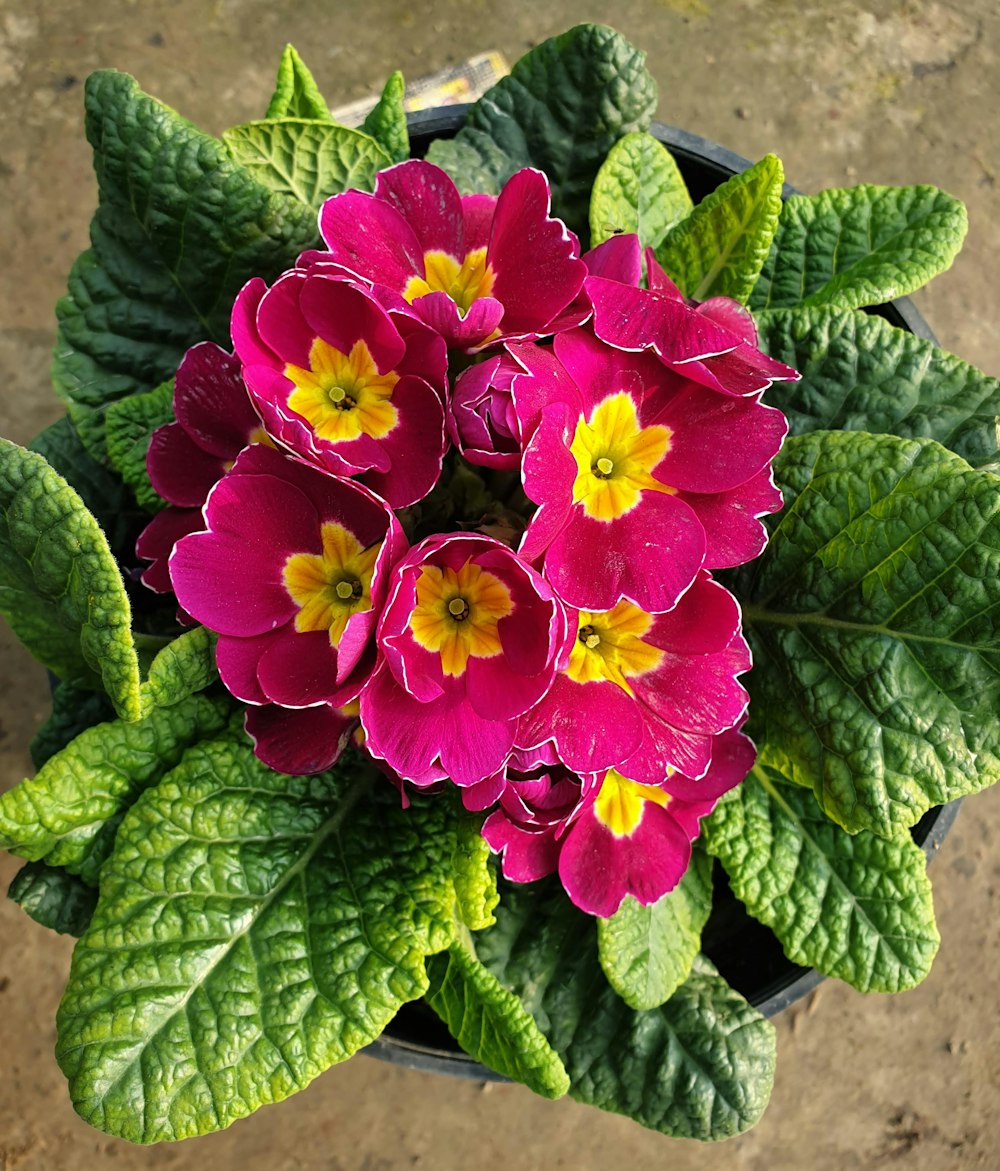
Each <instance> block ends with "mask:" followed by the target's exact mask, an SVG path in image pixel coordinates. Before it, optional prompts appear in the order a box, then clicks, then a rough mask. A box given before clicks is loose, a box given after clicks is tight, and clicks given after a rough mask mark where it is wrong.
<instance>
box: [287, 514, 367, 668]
mask: <svg viewBox="0 0 1000 1171" xmlns="http://www.w3.org/2000/svg"><path fill="white" fill-rule="evenodd" d="M321 532H322V539H323V552H322V553H320V554H318V555H317V554H315V553H294V554H293V555H292V556H291V557H289V558H288V560H287V561H286V562H285V568H284V571H283V573H282V580H283V582H284V585H285V589H286V590H288V592H289V594H290V595H291V597H292V599H293V601H294V602H295V604H296V605H297V606H298V607H299V612H298V614H296V615H295V629H296V630H297V631H299V633H300V634H304V633H306V632H307V631H311V630H326V631H329V634H330V643H331V645H332V646H338V645H339V643H340V640H341V637H342V636H343V633H344V627H345V626H346V625H347V620H348V618H350V617H351V615H352V614H360V613H361V612H362V611H363V610H370V609H371V608H372V596H371V583H372V573H373V572H374V571H375V562H376V560H377V558H378V553H379V549H381V548H382V542H381V541H378V542H376V543H375V544H374V545H372V546H370V547H369V548H368V549H365V548H364V547H363V546H362V545H361V543H360V541H358V539H357V537H355V535H354V534H353V533H352V532H350V530H348V529H345V528H344V527H343V525H339V524H335V523H334V522H333V521H327V522H325V523H324V525H323V528H322V530H321Z"/></svg>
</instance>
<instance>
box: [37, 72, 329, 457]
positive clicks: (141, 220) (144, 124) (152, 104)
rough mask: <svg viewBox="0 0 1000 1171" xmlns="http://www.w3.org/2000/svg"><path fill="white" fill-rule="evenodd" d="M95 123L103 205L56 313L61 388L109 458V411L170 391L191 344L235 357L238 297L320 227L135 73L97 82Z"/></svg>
mask: <svg viewBox="0 0 1000 1171" xmlns="http://www.w3.org/2000/svg"><path fill="white" fill-rule="evenodd" d="M86 111H87V121H86V125H87V137H88V139H89V141H90V143H91V145H92V146H93V148H94V168H95V170H96V172H97V181H98V186H99V189H100V205H99V207H98V209H97V212H96V214H95V216H94V219H93V221H92V223H91V229H90V234H91V242H92V246H91V248H90V249H89V250H88V251H86V252H84V253H83V254H82V255H81V256H80V257H78V259H77V260H76V262H75V263H74V265H73V268H72V270H71V272H70V277H69V293H68V295H67V296H66V297H64V298H63V299H62V300H61V301H60V302H59V304H58V305H57V306H56V316H57V317H58V319H59V332H58V339H57V343H56V355H55V361H54V364H53V379H54V383H55V387H56V390H57V392H58V393H59V394H60V396H61V397H62V398H63V399H64V400H65V401H66V403H67V404H68V407H69V412H70V416H71V418H72V419H73V422H74V424H75V425H76V427H77V429H78V430H79V431H80V433H81V438H82V439H83V441H84V444H85V446H86V447H87V450H88V451H90V453H91V455H93V456H94V458H95V459H103V458H105V451H104V437H103V411H104V408H105V407H106V405H107V404H108V403H109V402H111V401H113V400H114V399H118V398H122V397H124V396H125V395H128V394H132V393H134V392H135V391H145V390H148V389H149V388H150V387H153V386H157V385H158V384H159V383H161V382H163V381H164V380H165V379H167V378H170V377H171V376H172V375H173V373H174V371H175V370H176V369H177V366H178V364H179V362H180V360H181V358H182V357H183V355H184V351H185V350H186V349H187V348H188V347H189V346H191V345H193V344H194V343H195V342H199V341H203V340H206V339H211V340H213V341H215V342H217V343H218V344H219V345H222V346H224V347H227V348H228V346H229V314H230V310H231V309H232V305H233V300H234V298H235V297H236V294H237V293H238V292H239V290H240V289H241V288H242V286H243V285H244V284H245V283H246V281H247V280H248V279H249V278H250V277H251V276H259V277H263V279H264V280H266V281H271V280H273V279H274V278H275V277H277V276H278V275H279V273H281V272H282V270H283V269H286V268H288V267H290V266H291V265H292V263H293V262H294V260H295V257H296V256H297V255H298V254H299V253H300V252H301V251H302V250H303V249H304V248H308V247H311V246H312V245H313V244H314V243H315V242H316V217H315V214H314V213H313V211H312V210H311V209H309V208H307V207H305V206H303V205H302V204H301V203H299V202H298V201H297V200H293V199H289V198H288V197H287V196H283V195H280V194H278V193H277V192H273V191H270V190H269V189H268V188H267V187H265V186H263V185H262V184H260V183H258V182H257V181H256V180H255V179H254V178H253V177H252V176H251V175H250V174H249V173H248V172H247V171H246V170H244V169H243V168H242V167H240V166H238V165H237V164H236V163H234V162H233V161H232V159H231V158H230V157H229V153H228V151H227V150H226V149H225V147H224V146H223V145H222V143H220V142H219V141H218V140H217V139H214V138H212V137H210V136H209V135H207V134H203V133H202V132H201V131H199V130H197V129H196V128H195V127H194V126H192V125H191V124H190V123H189V122H187V121H185V120H184V119H183V118H181V117H180V116H179V115H178V114H176V113H174V111H173V110H170V109H168V108H167V107H166V106H164V105H161V104H160V103H159V102H157V101H154V100H153V99H152V98H150V97H148V96H147V95H146V94H144V93H142V92H141V90H140V89H139V88H138V86H137V85H136V82H135V81H134V80H133V79H132V78H131V77H128V76H127V75H126V74H123V73H116V72H114V71H110V70H101V71H99V72H97V73H94V74H92V75H91V76H90V78H88V80H87V87H86Z"/></svg>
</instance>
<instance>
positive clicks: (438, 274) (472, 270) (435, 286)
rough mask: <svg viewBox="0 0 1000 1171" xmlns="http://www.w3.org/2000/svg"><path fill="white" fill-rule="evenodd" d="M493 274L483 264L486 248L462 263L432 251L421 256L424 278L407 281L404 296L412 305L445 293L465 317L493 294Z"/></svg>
mask: <svg viewBox="0 0 1000 1171" xmlns="http://www.w3.org/2000/svg"><path fill="white" fill-rule="evenodd" d="M495 279H496V274H495V273H494V272H493V269H492V267H491V266H490V265H488V264H487V263H486V249H485V248H476V249H474V250H473V251H472V252H469V253H467V254H466V257H465V259H464V260H463V261H461V262H459V260H458V259H457V258H456V257H454V256H450V255H449V254H448V253H447V252H441V251H439V250H437V249H434V250H432V251H430V252H425V253H424V275H423V276H422V277H419V276H412V277H410V279H409V280H408V281H407V282H406V288H405V289H404V290H403V296H404V297H405V298H406V300H407V301H409V302H410V303H411V304H412V302H413V301H415V300H416V298H417V297H426V296H427V294H428V293H447V294H448V296H449V297H451V299H452V300H453V301H454V302H455V304H456V305H457V306H458V307H459V309H460V310H461V311H462V314H463V315H464V314H466V313H468V311H469V307H470V306H471V305H472V302H473V301H478V300H479V298H480V297H488V296H489V295H490V293H491V292H492V291H493V282H494V280H495Z"/></svg>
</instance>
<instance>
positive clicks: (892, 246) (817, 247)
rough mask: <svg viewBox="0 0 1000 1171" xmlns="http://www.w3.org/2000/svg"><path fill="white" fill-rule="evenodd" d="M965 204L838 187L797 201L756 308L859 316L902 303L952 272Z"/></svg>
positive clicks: (785, 219)
mask: <svg viewBox="0 0 1000 1171" xmlns="http://www.w3.org/2000/svg"><path fill="white" fill-rule="evenodd" d="M967 228H968V216H967V215H966V211H965V207H964V205H963V204H962V203H961V202H960V201H959V200H957V199H955V198H954V196H951V195H948V194H947V193H946V192H944V191H940V190H939V189H938V188H937V187H876V186H874V185H872V184H862V185H861V186H859V187H839V188H830V189H829V190H827V191H821V192H820V193H819V194H818V195H793V196H791V197H790V198H789V199H787V200H786V201H785V205H784V207H783V208H782V210H781V220H780V222H779V224H778V231H777V234H776V235H775V237H774V243H773V244H772V246H771V253H770V255H769V256H768V258H767V263H766V264H765V265H764V271H763V272H762V273H761V278H760V282H759V283H758V285H757V287H756V288H755V289H754V292H753V296H752V298H751V299H750V308H751V309H753V310H754V311H756V310H758V309H782V308H790V307H793V306H795V305H799V304H803V305H808V306H812V305H832V306H834V307H835V308H837V309H860V308H861V307H862V306H864V305H880V304H882V303H883V302H885V301H891V300H892V299H893V298H894V297H902V296H903V295H904V294H906V293H912V292H913V291H914V289H919V288H920V287H921V285H925V284H926V283H927V282H928V281H929V280H930V279H931V277H933V276H937V274H938V273H939V272H944V271H945V270H946V269H948V268H950V267H951V262H952V261H953V260H954V259H955V257H956V256H957V255H958V252H959V249H960V248H961V247H962V241H963V240H964V239H965V233H966V229H967Z"/></svg>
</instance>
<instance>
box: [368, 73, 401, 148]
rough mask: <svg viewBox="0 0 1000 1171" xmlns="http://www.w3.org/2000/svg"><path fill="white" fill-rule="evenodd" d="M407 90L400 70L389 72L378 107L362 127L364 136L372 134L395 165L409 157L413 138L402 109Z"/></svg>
mask: <svg viewBox="0 0 1000 1171" xmlns="http://www.w3.org/2000/svg"><path fill="white" fill-rule="evenodd" d="M405 90H406V85H405V83H404V82H403V75H402V73H400V72H399V70H398V69H397V70H396V72H395V73H390V74H389V78H388V80H387V81H386V83H385V87H384V88H383V90H382V96H381V97H380V98H379V100H378V105H376V107H375V108H374V109H373V110H372V112H371V113H370V114H369V115H368V117H367V118H366V119H365V121H364V125H363V126H362V127H361V129H362V130H363V131H364V132H365V134H370V135H371V136H372V138H374V139H375V141H376V142H377V143H378V144H379V146H380V147H381V148H382V149H383V150H384V151H385V153H386V154H387V155H388V156H389V158H390V159H391V161H392V162H394V163H401V162H402V161H403V160H404V159H408V158H409V157H410V135H409V131H408V130H407V129H406V111H405V110H404V109H403V93H404V92H405Z"/></svg>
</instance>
